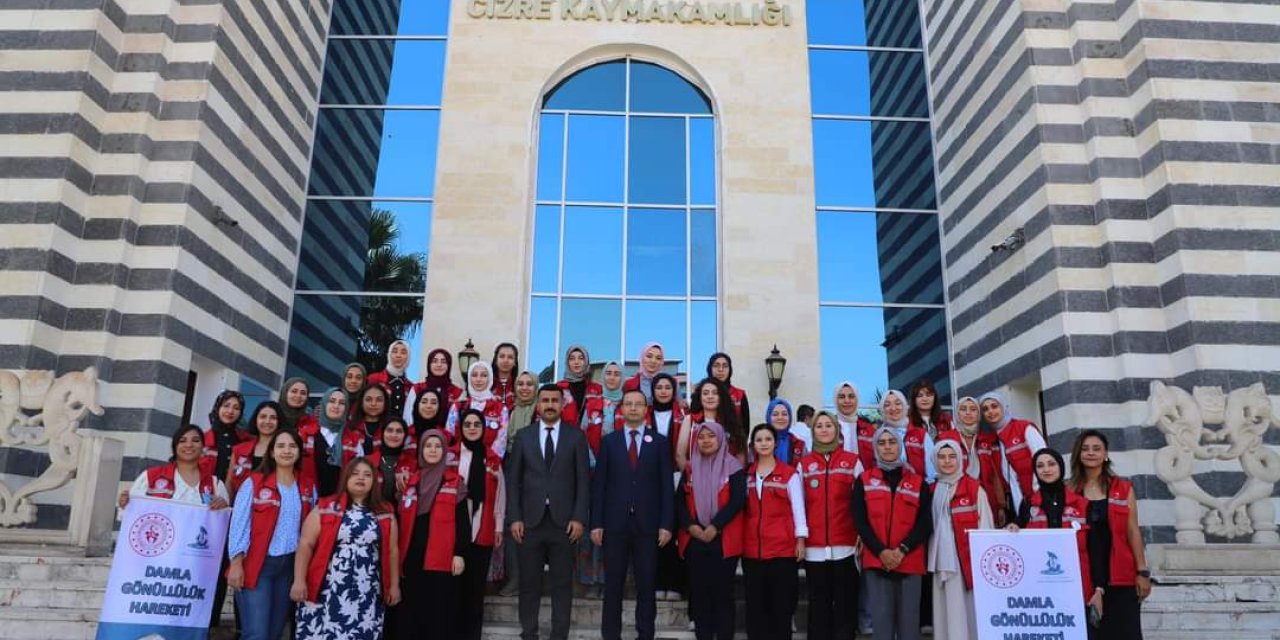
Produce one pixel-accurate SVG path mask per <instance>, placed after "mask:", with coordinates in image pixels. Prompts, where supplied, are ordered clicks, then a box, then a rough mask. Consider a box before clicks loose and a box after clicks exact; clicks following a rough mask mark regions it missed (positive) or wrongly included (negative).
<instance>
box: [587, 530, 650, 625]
mask: <svg viewBox="0 0 1280 640" xmlns="http://www.w3.org/2000/svg"><path fill="white" fill-rule="evenodd" d="M628 566H630V567H631V570H632V572H633V573H634V575H635V580H636V632H637V633H639V636H638V637H639V640H653V634H654V622H655V620H656V619H657V617H658V603H657V600H656V599H655V598H654V581H655V580H656V579H657V574H658V532H657V531H653V532H649V531H643V530H641V529H640V523H639V522H638V521H637V520H636V518H635V516H634V515H632V516H631V517H630V518H628V519H627V528H626V529H625V530H622V531H605V533H604V615H603V616H602V618H601V620H600V633H601V635H603V636H604V640H621V638H622V599H623V597H624V593H623V590H624V588H625V587H626V584H627V567H628Z"/></svg>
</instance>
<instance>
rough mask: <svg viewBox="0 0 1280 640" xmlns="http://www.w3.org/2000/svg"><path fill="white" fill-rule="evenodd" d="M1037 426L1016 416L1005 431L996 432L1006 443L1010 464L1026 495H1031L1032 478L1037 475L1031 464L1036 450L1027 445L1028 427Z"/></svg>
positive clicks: (1004, 443)
mask: <svg viewBox="0 0 1280 640" xmlns="http://www.w3.org/2000/svg"><path fill="white" fill-rule="evenodd" d="M1035 428H1036V426H1035V425H1034V424H1031V423H1030V422H1027V421H1026V420H1019V419H1017V418H1014V419H1013V420H1010V421H1009V424H1008V425H1006V426H1005V428H1004V430H1003V431H1000V432H998V433H997V434H996V436H997V437H999V438H1000V444H1002V445H1004V455H1005V457H1007V458H1009V466H1010V467H1012V468H1013V472H1014V473H1016V474H1017V475H1018V488H1019V489H1022V495H1024V496H1029V495H1031V493H1032V486H1031V479H1032V478H1034V477H1035V470H1034V469H1032V464H1031V456H1032V454H1034V453H1035V452H1034V451H1032V450H1031V447H1030V446H1028V445H1027V429H1035Z"/></svg>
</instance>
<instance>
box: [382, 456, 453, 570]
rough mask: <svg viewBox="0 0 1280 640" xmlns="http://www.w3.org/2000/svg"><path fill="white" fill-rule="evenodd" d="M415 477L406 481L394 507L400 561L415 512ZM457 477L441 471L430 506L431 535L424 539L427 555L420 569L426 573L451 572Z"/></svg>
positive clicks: (407, 549) (415, 475)
mask: <svg viewBox="0 0 1280 640" xmlns="http://www.w3.org/2000/svg"><path fill="white" fill-rule="evenodd" d="M419 479H420V478H419V474H418V473H415V474H413V476H411V477H410V478H409V486H407V487H405V489H404V495H403V496H401V497H400V501H399V502H397V503H396V505H397V507H396V509H397V511H398V512H399V516H400V561H401V562H405V561H407V560H408V557H407V554H408V553H409V541H410V540H412V539H413V525H414V520H416V519H417V515H418V514H417V511H418V480H419ZM461 480H462V478H461V476H459V475H458V471H457V467H455V466H449V467H448V468H446V469H445V472H444V479H443V480H441V482H440V490H439V492H437V493H436V501H435V504H433V505H431V512H430V514H429V516H428V517H430V518H431V533H430V535H428V536H427V552H426V553H425V554H424V555H423V557H422V568H423V569H425V570H427V571H445V572H451V571H453V550H454V548H455V544H456V542H457V540H456V538H457V535H458V534H457V531H458V530H457V507H458V487H459V485H460V484H461Z"/></svg>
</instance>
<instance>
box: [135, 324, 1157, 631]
mask: <svg viewBox="0 0 1280 640" xmlns="http://www.w3.org/2000/svg"><path fill="white" fill-rule="evenodd" d="M637 357H638V359H637V361H636V369H635V371H634V373H632V374H631V375H630V376H628V375H627V372H626V370H625V369H624V367H623V365H622V364H621V363H619V362H613V361H610V362H605V363H603V366H601V365H599V364H598V363H595V364H593V361H592V360H591V356H590V354H589V352H588V351H587V349H586V347H585V346H582V345H572V346H570V347H569V348H568V349H566V351H565V354H564V361H563V366H562V371H563V378H562V379H560V380H559V381H555V382H552V381H550V380H548V381H546V382H545V383H543V384H540V383H539V380H538V376H537V375H535V374H534V373H532V372H530V371H527V370H522V369H521V368H520V362H519V358H520V349H519V347H518V346H517V345H516V344H514V343H511V342H503V343H501V344H499V345H498V346H497V348H495V349H494V352H493V357H492V359H491V360H490V361H488V362H484V361H477V362H474V363H471V364H469V366H468V367H467V370H466V371H465V372H461V380H460V382H462V384H461V385H458V384H455V381H454V379H453V358H452V356H451V355H450V354H449V352H448V351H447V350H445V349H433V350H431V351H430V352H429V353H428V354H427V359H426V367H425V370H426V377H425V378H424V379H423V380H415V379H413V378H412V376H411V374H410V369H409V366H410V362H411V360H412V358H411V353H410V347H409V344H408V343H406V342H405V341H403V340H397V341H395V342H393V343H392V344H390V345H389V346H388V349H387V357H386V365H385V367H384V368H383V369H381V370H379V371H374V372H372V373H369V372H368V371H367V369H366V367H365V366H363V365H361V364H359V363H350V364H348V365H347V366H346V367H345V368H344V369H343V370H342V371H334V372H333V375H334V378H333V380H332V381H331V382H332V383H333V384H334V386H332V387H329V388H327V389H324V390H323V391H320V390H317V393H316V394H315V395H314V396H313V394H312V390H311V388H310V387H309V384H308V382H307V381H306V380H304V379H301V378H290V379H288V380H285V382H284V384H283V385H282V386H281V388H280V391H279V394H278V399H276V400H267V401H263V402H260V403H258V404H257V405H256V406H254V407H253V408H252V411H248V409H249V407H246V406H245V399H244V396H243V395H241V394H240V393H238V392H236V391H233V390H227V391H223V392H222V393H220V394H219V395H218V396H217V398H216V400H215V401H214V404H213V407H212V408H211V410H210V412H209V415H208V422H209V424H208V427H207V429H202V428H201V427H198V426H195V425H186V426H184V427H183V428H181V429H179V430H178V431H177V432H176V433H175V434H174V436H173V439H172V446H171V454H172V455H171V458H170V460H169V461H168V462H167V463H164V464H160V465H156V466H153V467H150V468H148V469H146V470H144V471H143V472H142V473H141V474H140V475H139V476H138V477H137V479H136V480H135V481H134V483H133V484H132V486H131V487H130V488H129V489H128V490H127V491H125V492H123V493H121V495H120V499H119V506H120V507H121V508H123V507H124V506H125V505H126V504H127V503H128V502H129V499H130V497H131V496H132V497H136V496H147V497H151V498H160V499H169V500H178V501H182V502H188V503H193V504H203V505H206V506H207V507H208V508H210V509H231V510H232V511H231V518H230V530H229V532H228V536H227V548H226V554H225V556H224V566H223V571H222V577H221V579H220V580H219V582H218V584H217V591H216V601H215V607H214V611H213V615H212V619H211V621H210V626H211V627H214V626H217V625H218V623H219V621H220V619H221V604H222V600H223V599H224V597H225V596H224V594H225V593H226V589H228V588H229V589H230V590H231V591H232V592H233V593H234V595H235V597H234V603H235V613H236V616H235V619H236V623H235V627H236V628H235V632H237V633H238V634H239V637H240V638H242V639H244V640H278V639H279V638H280V637H281V636H282V635H283V634H284V633H285V631H286V630H287V629H291V633H292V634H293V637H295V638H307V639H310V638H357V639H366V640H377V639H381V638H391V639H399V638H404V639H409V638H413V639H418V638H429V639H430V638H441V639H447V640H453V639H454V638H461V639H468V640H478V639H479V638H480V637H481V634H482V627H483V622H484V618H485V614H484V607H485V602H486V599H489V598H493V597H516V598H517V599H518V607H517V608H518V611H519V622H520V626H521V637H522V638H524V639H525V640H536V639H537V638H539V637H541V636H540V632H545V631H548V630H549V631H550V637H551V638H552V639H553V640H563V639H564V638H566V637H567V636H568V634H569V631H570V627H571V624H572V615H571V612H572V607H573V601H574V598H575V596H576V597H579V598H581V597H588V598H602V599H603V603H602V605H603V606H602V621H601V625H600V629H599V633H600V634H601V636H602V637H603V638H605V639H606V640H617V639H618V638H620V637H621V635H622V633H623V630H622V620H623V617H622V607H623V604H624V594H625V593H626V585H627V577H628V575H631V576H632V577H633V581H634V589H635V596H634V597H635V615H634V621H635V623H634V624H635V632H636V633H637V635H638V637H639V638H640V639H641V640H649V639H652V638H654V637H655V634H656V632H657V628H656V620H657V610H658V603H659V602H660V601H663V600H685V601H687V607H688V617H689V620H690V627H691V630H693V631H694V633H695V635H696V637H697V638H698V639H699V640H710V639H717V640H730V639H731V638H733V637H734V633H735V631H736V629H735V626H736V616H735V607H736V604H737V602H736V601H737V596H736V591H735V583H736V580H737V574H738V570H739V567H741V569H742V574H743V578H742V581H743V586H744V594H743V595H744V597H743V599H744V600H745V608H746V614H747V615H746V627H747V628H746V631H747V636H748V638H750V639H751V640H777V639H784V638H791V637H793V635H795V632H794V631H793V630H794V629H795V626H796V622H797V621H796V620H795V618H796V616H795V613H796V610H797V603H798V600H799V597H800V591H801V589H800V573H801V572H802V571H803V574H804V576H805V595H806V598H807V600H808V608H807V618H806V619H805V620H804V621H803V622H804V623H805V624H804V627H805V632H804V634H800V635H803V636H805V637H808V638H811V639H813V640H837V639H843V640H851V639H852V638H854V637H855V635H856V634H857V633H858V632H859V631H860V627H867V626H869V629H866V628H863V629H861V631H863V632H869V633H870V634H871V636H872V638H874V640H914V639H916V638H920V637H921V633H922V629H927V628H928V629H931V631H932V634H933V637H934V638H935V639H936V640H972V639H977V638H978V634H977V621H976V619H975V613H974V599H973V576H972V575H971V572H970V569H969V567H970V563H969V556H970V544H969V534H970V532H972V531H974V530H978V529H993V528H997V527H1004V528H1006V529H1007V530H1009V531H1013V532H1016V531H1019V530H1021V529H1022V528H1066V529H1072V530H1074V531H1075V532H1076V534H1075V535H1076V540H1077V552H1078V554H1079V561H1080V567H1081V572H1082V574H1083V576H1084V580H1083V585H1082V592H1081V594H1080V597H1081V598H1082V600H1083V602H1084V604H1085V605H1086V606H1087V607H1088V610H1089V611H1090V617H1091V618H1092V619H1093V620H1094V621H1096V624H1092V623H1091V624H1090V626H1089V638H1090V640H1135V639H1137V640H1140V639H1141V637H1142V630H1141V605H1142V602H1143V600H1145V599H1146V598H1147V596H1148V595H1149V594H1150V592H1151V579H1150V573H1149V572H1148V571H1147V564H1146V556H1145V553H1144V547H1143V541H1142V535H1141V531H1140V530H1139V528H1138V508H1137V502H1136V498H1135V495H1134V490H1133V485H1132V483H1130V482H1129V481H1128V480H1126V479H1125V478H1123V477H1122V476H1120V475H1118V473H1117V470H1116V469H1115V467H1114V466H1113V465H1112V462H1111V460H1110V457H1109V443H1108V441H1107V438H1106V435H1105V434H1104V433H1103V432H1101V431H1097V430H1093V429H1085V430H1082V431H1081V432H1080V434H1079V435H1078V436H1077V437H1076V438H1075V441H1074V444H1073V446H1072V450H1071V451H1070V464H1068V463H1067V461H1066V459H1065V458H1064V456H1063V455H1062V453H1060V452H1058V451H1056V450H1054V449H1053V448H1051V447H1050V446H1049V445H1048V442H1047V440H1046V438H1045V435H1044V434H1043V432H1042V431H1041V429H1040V427H1039V426H1037V425H1036V424H1034V423H1032V422H1031V421H1028V420H1025V419H1022V418H1019V417H1017V416H1016V415H1014V413H1013V410H1012V407H1011V405H1010V403H1009V400H1008V399H1007V397H1006V396H1005V395H1004V394H1003V393H1001V392H998V391H993V392H990V393H986V394H984V395H982V396H981V397H978V398H975V397H968V396H966V397H962V398H959V400H958V401H957V402H956V403H955V404H954V405H953V407H952V410H951V411H948V410H946V408H944V400H945V398H944V397H943V396H942V395H940V394H939V391H938V388H937V386H935V384H934V381H931V380H920V381H918V382H917V383H916V384H914V385H912V387H911V388H910V389H907V390H906V392H905V393H904V392H902V391H899V390H888V391H886V392H884V393H879V394H877V395H878V396H879V398H878V403H877V402H874V401H873V402H867V399H866V398H864V397H862V396H861V395H860V391H859V389H858V388H857V386H855V385H854V384H853V383H852V382H847V381H846V382H841V383H840V384H838V385H837V386H836V387H835V389H834V392H833V395H832V396H831V397H830V398H829V402H815V405H818V406H822V405H824V404H826V405H827V406H829V407H830V408H829V409H815V408H814V406H813V405H809V404H799V405H795V408H794V409H793V404H792V403H791V402H789V401H788V400H786V399H784V398H771V399H770V401H769V403H768V404H767V406H766V407H765V409H764V414H763V416H762V422H760V423H759V424H754V425H753V424H752V422H751V408H750V402H749V399H748V397H747V394H746V392H745V391H743V390H742V389H741V388H740V387H738V386H736V385H735V384H734V378H733V375H734V369H733V359H732V358H731V356H730V355H729V354H727V353H716V354H713V355H712V356H711V357H710V358H709V359H708V361H707V363H706V368H705V374H706V377H704V378H702V379H700V380H697V381H696V383H695V384H692V385H691V387H690V388H689V393H688V395H687V396H685V394H683V393H682V389H681V384H680V382H679V380H678V379H677V377H675V376H673V375H672V372H670V371H669V370H668V369H669V365H668V363H667V361H666V359H665V351H664V349H663V347H662V345H661V344H658V343H656V342H651V343H648V344H645V345H644V347H643V348H642V349H641V350H640V352H639V353H638V354H637ZM691 382H693V381H692V380H691ZM868 404H870V405H872V406H874V407H875V408H876V409H877V411H872V412H867V411H865V410H862V409H861V408H862V407H864V406H866V405H868ZM876 405H878V406H876ZM757 406H759V405H757ZM246 413H247V418H246V417H245V416H246ZM544 590H545V591H546V592H547V595H549V596H550V601H551V624H550V628H549V629H540V626H541V625H540V622H539V609H540V606H541V601H542V595H543V592H544ZM675 606H684V605H675ZM866 614H869V615H867V616H866V617H869V620H864V619H862V618H863V617H864V615H866ZM868 623H869V624H868Z"/></svg>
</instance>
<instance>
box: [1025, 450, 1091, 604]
mask: <svg viewBox="0 0 1280 640" xmlns="http://www.w3.org/2000/svg"><path fill="white" fill-rule="evenodd" d="M1009 426H1013V425H1009ZM1030 495H1031V497H1030V498H1029V500H1030V504H1031V517H1030V519H1029V520H1028V521H1027V528H1028V529H1048V528H1049V517H1048V516H1046V515H1045V513H1044V511H1043V510H1041V509H1040V503H1041V501H1042V500H1043V497H1042V496H1041V495H1040V492H1039V491H1037V492H1035V493H1032V494H1030ZM1088 513H1089V501H1088V500H1086V499H1085V497H1084V496H1082V495H1080V494H1077V493H1073V492H1071V491H1068V492H1067V504H1066V505H1065V506H1064V507H1063V508H1062V527H1061V528H1063V529H1072V528H1074V529H1075V530H1076V553H1077V554H1078V555H1079V556H1080V586H1081V587H1082V588H1083V591H1084V601H1085V602H1088V601H1089V597H1090V596H1092V595H1093V580H1092V579H1091V578H1090V577H1089V545H1088V531H1089V525H1088V524H1087V521H1086V519H1085V518H1086V515H1087V514H1088ZM1104 613H1105V612H1104Z"/></svg>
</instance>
